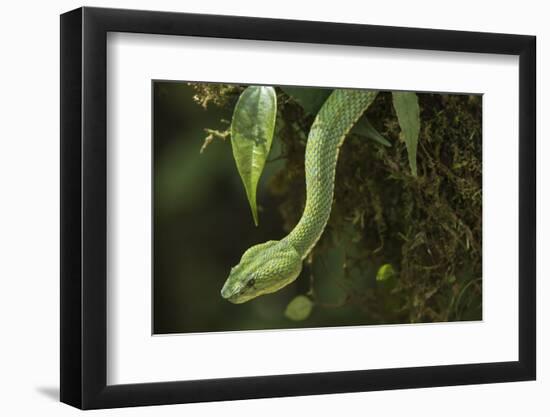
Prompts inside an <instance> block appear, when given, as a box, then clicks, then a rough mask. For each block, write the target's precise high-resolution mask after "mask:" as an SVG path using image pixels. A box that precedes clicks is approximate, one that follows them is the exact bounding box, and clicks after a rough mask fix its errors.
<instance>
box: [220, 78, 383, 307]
mask: <svg viewBox="0 0 550 417" xmlns="http://www.w3.org/2000/svg"><path fill="white" fill-rule="evenodd" d="M376 95H377V92H376V91H361V90H345V89H336V90H334V91H333V92H332V93H331V94H330V96H329V97H328V98H327V100H326V101H325V103H324V104H323V106H322V107H321V109H320V110H319V112H318V113H317V116H316V117H315V120H314V121H313V124H312V126H311V129H310V131H309V135H308V139H307V145H306V152H305V174H306V204H305V208H304V212H303V214H302V217H301V218H300V220H299V222H298V224H297V225H296V226H295V227H294V229H293V230H292V231H291V232H290V233H289V234H288V235H287V236H285V237H284V238H282V239H281V240H278V241H276V240H270V241H268V242H265V243H261V244H258V245H254V246H252V247H251V248H249V249H248V250H246V251H245V253H244V254H243V256H242V258H241V261H240V262H239V264H238V265H237V266H235V267H233V268H231V272H230V274H229V277H228V278H227V280H226V282H225V284H224V286H223V288H222V290H221V295H222V297H223V298H225V299H227V300H228V301H230V302H232V303H236V304H240V303H244V302H246V301H249V300H251V299H253V298H256V297H258V296H260V295H264V294H269V293H272V292H275V291H278V290H279V289H281V288H283V287H285V286H286V285H288V284H290V283H291V282H293V281H294V280H295V279H296V278H297V277H298V275H300V272H301V270H302V261H303V260H304V259H305V258H306V256H307V255H308V254H309V252H310V251H311V250H312V249H313V247H314V246H315V244H316V243H317V241H318V240H319V238H320V237H321V235H322V233H323V230H324V229H325V226H326V224H327V222H328V219H329V216H330V211H331V208H332V200H333V198H334V179H335V174H336V163H337V161H338V153H339V150H340V147H341V146H342V143H343V142H344V139H345V138H346V135H347V134H348V132H349V131H350V129H351V128H352V127H353V126H354V124H355V123H356V122H357V120H358V119H359V118H360V117H361V115H362V114H363V113H364V112H365V110H366V109H367V108H368V107H369V105H370V104H371V103H372V102H373V101H374V99H375V97H376Z"/></svg>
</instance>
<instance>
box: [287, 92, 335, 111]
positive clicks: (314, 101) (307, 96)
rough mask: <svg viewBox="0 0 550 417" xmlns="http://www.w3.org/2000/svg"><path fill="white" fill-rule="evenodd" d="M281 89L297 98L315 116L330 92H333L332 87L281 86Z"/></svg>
mask: <svg viewBox="0 0 550 417" xmlns="http://www.w3.org/2000/svg"><path fill="white" fill-rule="evenodd" d="M281 90H283V91H284V92H285V93H286V94H288V95H289V96H290V97H292V98H293V99H294V100H296V101H297V102H298V104H299V105H300V106H302V108H303V109H304V110H305V111H306V113H309V114H311V115H313V116H315V115H316V114H317V112H318V111H319V109H320V108H321V106H322V105H323V103H324V102H325V101H326V99H327V98H328V96H330V93H332V89H331V88H307V87H302V88H296V87H281Z"/></svg>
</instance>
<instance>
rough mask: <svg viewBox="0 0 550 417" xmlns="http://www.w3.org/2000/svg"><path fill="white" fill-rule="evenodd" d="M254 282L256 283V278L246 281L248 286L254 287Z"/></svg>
mask: <svg viewBox="0 0 550 417" xmlns="http://www.w3.org/2000/svg"><path fill="white" fill-rule="evenodd" d="M254 284H256V280H255V279H254V278H250V279H249V280H248V282H247V283H246V285H247V286H249V287H253V286H254Z"/></svg>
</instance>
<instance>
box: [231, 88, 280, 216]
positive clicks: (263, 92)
mask: <svg viewBox="0 0 550 417" xmlns="http://www.w3.org/2000/svg"><path fill="white" fill-rule="evenodd" d="M276 117H277V95H276V94H275V90H274V89H273V87H261V86H250V87H247V88H246V90H244V91H243V92H242V93H241V95H240V97H239V100H238V101H237V105H236V106H235V110H234V111H233V119H232V121H231V147H232V148H233V158H234V159H235V162H236V164H237V169H238V171H239V174H240V176H241V179H242V181H243V184H244V188H245V190H246V195H247V197H248V202H249V204H250V209H251V210H252V216H253V218H254V224H255V225H256V226H257V225H258V207H257V206H256V189H257V187H258V181H259V180H260V177H261V175H262V171H263V169H264V166H265V161H266V159H267V156H268V155H269V150H270V149H271V141H272V139H273V132H274V129H275V119H276Z"/></svg>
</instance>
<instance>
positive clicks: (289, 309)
mask: <svg viewBox="0 0 550 417" xmlns="http://www.w3.org/2000/svg"><path fill="white" fill-rule="evenodd" d="M312 309H313V302H312V301H311V300H310V299H309V298H308V297H306V296H305V295H298V296H297V297H295V298H294V299H293V300H292V301H291V302H290V303H288V305H287V306H286V310H285V316H286V317H287V318H288V319H290V320H294V321H302V320H305V319H307V318H308V317H309V315H310V314H311V310H312Z"/></svg>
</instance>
